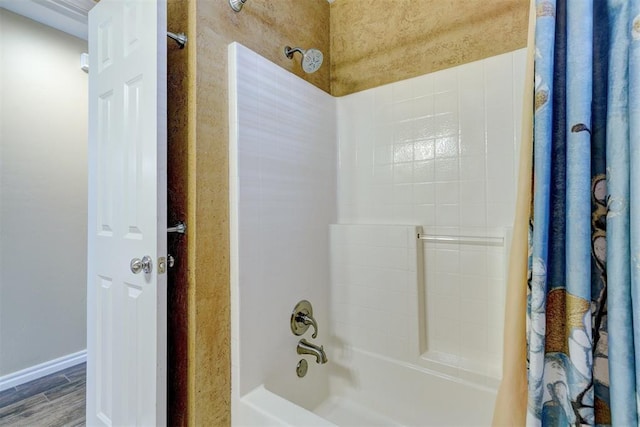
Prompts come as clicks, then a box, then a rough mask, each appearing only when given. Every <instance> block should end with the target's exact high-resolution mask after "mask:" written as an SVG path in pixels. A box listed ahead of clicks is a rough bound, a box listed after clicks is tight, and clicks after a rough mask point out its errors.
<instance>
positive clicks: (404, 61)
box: [331, 0, 529, 96]
mask: <svg viewBox="0 0 640 427" xmlns="http://www.w3.org/2000/svg"><path fill="white" fill-rule="evenodd" d="M528 11H529V0H336V1H335V2H334V3H332V4H331V94H332V95H334V96H342V95H347V94H349V93H354V92H358V91H361V90H364V89H369V88H372V87H376V86H380V85H383V84H386V83H392V82H396V81H399V80H403V79H407V78H410V77H415V76H419V75H422V74H426V73H429V72H433V71H437V70H441V69H445V68H449V67H453V66H456V65H460V64H463V63H467V62H472V61H476V60H479V59H482V58H487V57H489V56H493V55H498V54H501V53H504V52H509V51H512V50H515V49H518V48H522V47H524V46H526V44H527V24H528V21H527V17H528Z"/></svg>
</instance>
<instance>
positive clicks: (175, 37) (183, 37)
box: [167, 31, 187, 49]
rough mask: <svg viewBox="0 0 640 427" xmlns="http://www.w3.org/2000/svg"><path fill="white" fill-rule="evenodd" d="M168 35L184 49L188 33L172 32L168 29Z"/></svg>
mask: <svg viewBox="0 0 640 427" xmlns="http://www.w3.org/2000/svg"><path fill="white" fill-rule="evenodd" d="M167 37H169V38H170V39H171V40H175V41H176V43H178V46H180V49H184V47H185V46H186V44H187V35H186V34H185V33H177V34H176V33H172V32H171V31H167Z"/></svg>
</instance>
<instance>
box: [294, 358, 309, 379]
mask: <svg viewBox="0 0 640 427" xmlns="http://www.w3.org/2000/svg"><path fill="white" fill-rule="evenodd" d="M308 369H309V364H308V363H307V361H306V360H304V359H300V361H299V362H298V366H296V374H298V377H300V378H302V377H304V376H305V375H307V370H308Z"/></svg>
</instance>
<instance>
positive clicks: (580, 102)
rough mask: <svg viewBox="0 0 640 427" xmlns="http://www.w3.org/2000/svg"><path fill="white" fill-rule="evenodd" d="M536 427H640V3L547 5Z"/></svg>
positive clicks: (536, 222)
mask: <svg viewBox="0 0 640 427" xmlns="http://www.w3.org/2000/svg"><path fill="white" fill-rule="evenodd" d="M535 47H536V52H535V54H536V58H535V96H534V110H535V112H534V123H535V126H534V149H533V152H534V154H533V156H534V161H533V162H534V172H533V176H534V191H533V215H532V221H531V249H530V250H531V256H530V261H529V271H530V277H529V295H528V307H527V316H528V319H527V320H528V322H527V326H528V327H527V343H528V349H527V351H528V360H529V371H528V406H527V425H531V426H537V425H552V426H565V425H582V424H586V425H611V424H612V423H613V424H614V425H620V426H632V425H633V426H635V425H638V404H639V402H640V395H639V394H638V389H639V387H640V375H639V374H640V323H639V322H640V98H639V96H640V50H639V49H640V0H609V1H600V0H595V1H594V0H557V1H555V0H538V1H537V2H536V35H535Z"/></svg>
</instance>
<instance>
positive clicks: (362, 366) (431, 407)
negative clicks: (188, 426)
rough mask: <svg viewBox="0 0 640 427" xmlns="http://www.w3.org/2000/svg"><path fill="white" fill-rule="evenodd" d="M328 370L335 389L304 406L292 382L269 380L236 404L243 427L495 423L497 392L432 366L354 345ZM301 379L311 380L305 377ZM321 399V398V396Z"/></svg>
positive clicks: (236, 415)
mask: <svg viewBox="0 0 640 427" xmlns="http://www.w3.org/2000/svg"><path fill="white" fill-rule="evenodd" d="M341 360H342V361H345V360H348V366H349V367H346V365H340V362H332V361H330V362H329V363H328V364H327V365H324V366H317V365H315V364H314V363H310V366H309V369H325V368H326V371H327V375H329V392H328V393H327V394H326V396H324V399H323V400H321V402H320V403H319V404H315V405H314V406H313V407H303V406H300V405H299V404H297V403H301V402H304V401H305V400H306V399H304V396H299V395H297V393H296V389H295V387H291V386H290V385H289V387H288V389H284V388H282V387H279V386H277V385H270V384H263V385H260V386H259V387H256V388H255V389H253V390H252V391H251V392H249V393H247V394H246V395H245V396H243V397H241V398H239V399H237V401H236V402H234V403H235V405H234V414H233V416H234V419H233V425H237V426H250V425H251V426H265V425H268V426H304V427H306V426H354V427H355V426H358V427H363V426H367V427H369V426H489V425H490V424H491V415H492V412H493V404H494V401H495V396H496V392H495V390H492V389H490V388H487V387H482V386H478V385H475V384H472V383H468V382H464V381H461V380H459V379H454V378H448V377H445V376H443V375H440V374H437V373H435V372H433V371H429V370H427V369H424V368H421V367H418V366H414V365H408V364H402V363H401V362H398V361H395V360H392V359H386V358H382V357H380V356H378V355H375V354H372V353H367V352H364V351H361V350H356V349H350V350H349V352H348V354H344V355H343V357H342V358H341ZM299 381H305V379H304V378H302V379H300V380H299ZM316 401H317V400H316Z"/></svg>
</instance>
